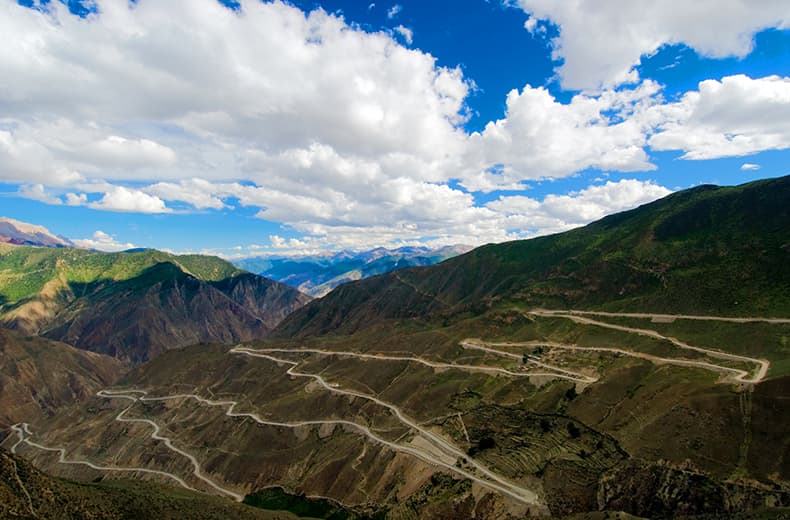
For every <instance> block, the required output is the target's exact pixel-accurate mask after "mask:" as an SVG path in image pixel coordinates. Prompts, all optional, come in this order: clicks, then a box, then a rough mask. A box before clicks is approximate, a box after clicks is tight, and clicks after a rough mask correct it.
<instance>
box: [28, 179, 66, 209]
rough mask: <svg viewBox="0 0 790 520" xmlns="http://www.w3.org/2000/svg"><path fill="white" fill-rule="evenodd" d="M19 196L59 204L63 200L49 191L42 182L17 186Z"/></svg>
mask: <svg viewBox="0 0 790 520" xmlns="http://www.w3.org/2000/svg"><path fill="white" fill-rule="evenodd" d="M18 194H19V196H20V197H24V198H26V199H31V200H37V201H39V202H43V203H45V204H53V205H60V204H63V201H62V200H61V199H60V198H58V197H56V196H54V195H52V194H51V193H49V192H48V191H47V190H46V188H45V187H44V185H43V184H25V185H23V186H22V187H20V188H19V192H18Z"/></svg>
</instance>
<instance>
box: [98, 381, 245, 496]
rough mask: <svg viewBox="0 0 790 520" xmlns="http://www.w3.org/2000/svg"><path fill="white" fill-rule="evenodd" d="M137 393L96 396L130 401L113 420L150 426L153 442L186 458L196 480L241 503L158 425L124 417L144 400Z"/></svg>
mask: <svg viewBox="0 0 790 520" xmlns="http://www.w3.org/2000/svg"><path fill="white" fill-rule="evenodd" d="M138 393H142V392H140V391H127V392H123V393H121V392H113V391H110V390H101V391H99V392H98V393H97V394H96V395H98V396H100V397H104V398H106V399H127V400H130V401H132V404H131V405H129V406H127V407H126V408H124V409H123V410H121V412H120V413H119V414H118V415H116V416H115V420H116V421H119V422H126V423H145V424H147V425H149V426H151V427H152V428H153V429H154V431H153V433H151V438H152V439H155V440H158V441H162V442H164V443H165V446H167V447H168V449H170V451H173V452H175V453H178V454H179V455H181V456H183V457H186V458H187V459H188V460H189V462H191V463H192V474H193V475H195V477H197V478H198V479H200V480H202V481H203V482H205V483H206V484H208V485H209V486H211V487H212V488H214V489H215V490H217V491H219V492H220V493H221V494H223V495H227V496H229V497H231V498H232V499H234V500H236V501H237V502H241V501H242V500H244V495H240V494H239V493H236V492H234V491H231V490H229V489H226V488H224V487H222V486H220V485H219V484H217V483H216V482H214V481H213V480H211V479H210V478H208V477H207V476H206V475H205V474H204V473H203V469H202V468H201V466H200V463H199V462H198V460H197V459H196V458H195V457H194V456H193V455H191V454H190V453H187V452H185V451H184V450H182V449H179V448H177V447H176V446H174V445H173V441H172V440H170V438H169V437H165V436H163V435H162V434H161V432H162V429H161V427H160V426H159V425H158V424H156V423H155V422H154V421H151V420H148V419H135V418H131V417H125V415H126V412H127V411H129V409H130V408H131V407H132V406H134V404H135V403H136V402H137V401H140V400H145V397H139V396H137V395H136V394H138Z"/></svg>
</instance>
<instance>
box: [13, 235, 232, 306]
mask: <svg viewBox="0 0 790 520" xmlns="http://www.w3.org/2000/svg"><path fill="white" fill-rule="evenodd" d="M162 262H171V263H173V264H175V265H177V266H179V267H180V268H181V269H182V270H183V271H184V272H186V273H188V274H192V275H193V276H195V277H196V278H199V279H201V280H206V281H219V280H222V279H225V278H228V277H231V276H234V275H237V274H240V273H243V272H244V271H241V270H240V269H237V268H236V267H234V266H233V265H232V264H230V263H228V262H226V261H224V260H222V259H220V258H216V257H212V256H202V255H181V256H178V255H172V254H169V253H164V252H162V251H156V250H147V251H141V252H135V253H101V252H97V251H88V250H85V249H52V248H38V247H20V246H11V245H6V244H0V299H2V302H3V303H5V304H13V303H15V302H18V301H20V300H24V299H26V298H31V297H33V296H35V295H36V294H38V293H39V292H40V291H41V289H42V288H43V287H44V284H46V283H47V282H48V281H50V280H52V279H54V278H57V277H59V276H62V277H63V280H64V282H66V283H75V284H92V283H96V282H100V281H103V280H113V281H120V280H128V279H131V278H134V277H136V276H139V275H140V274H141V273H143V271H145V270H146V269H148V268H150V267H152V266H153V265H156V264H158V263H162Z"/></svg>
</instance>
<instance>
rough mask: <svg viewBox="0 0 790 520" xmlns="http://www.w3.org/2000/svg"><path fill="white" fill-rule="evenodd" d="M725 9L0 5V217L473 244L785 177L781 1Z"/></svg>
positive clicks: (81, 225) (209, 247)
mask: <svg viewBox="0 0 790 520" xmlns="http://www.w3.org/2000/svg"><path fill="white" fill-rule="evenodd" d="M741 4H742V3H741V2H740V1H738V0H701V1H699V2H696V3H689V2H664V3H659V5H656V3H655V2H648V1H647V0H634V1H632V2H627V3H625V4H623V5H619V4H618V3H617V2H611V3H608V4H607V5H606V6H600V5H598V6H597V7H596V8H593V7H592V3H591V2H553V1H549V0H518V1H508V2H500V1H497V0H489V1H486V0H462V1H460V2H457V1H453V2H450V1H449V0H448V1H432V2H424V1H399V2H359V1H343V0H326V1H315V0H299V1H293V2H290V3H281V2H274V3H271V2H259V1H257V0H251V1H244V2H241V3H239V4H236V5H235V6H233V7H230V8H229V7H226V6H224V5H221V4H219V3H218V2H216V0H158V1H154V0H137V1H136V2H134V3H130V4H128V5H122V3H119V2H112V1H110V0H97V1H96V2H92V3H90V4H88V3H80V2H76V1H71V2H69V3H68V4H62V3H59V2H57V1H54V0H53V1H52V2H49V3H44V4H43V5H42V4H39V3H35V2H30V1H25V2H23V1H20V2H19V4H15V3H13V2H7V3H4V4H2V6H0V9H2V11H3V12H2V13H0V31H2V32H3V34H5V35H7V38H6V39H7V41H8V42H9V43H8V44H7V45H6V49H5V50H4V52H2V53H0V78H2V79H0V203H1V204H2V210H0V215H5V216H9V217H12V218H16V219H19V220H23V221H28V222H33V223H37V224H42V225H45V226H47V227H48V228H49V229H50V230H52V231H53V232H55V233H59V234H62V235H64V236H67V237H69V238H72V239H76V240H78V243H79V244H81V245H82V246H84V247H97V248H103V249H121V248H125V247H130V246H140V247H156V248H161V249H168V250H174V251H204V252H212V253H217V254H222V255H224V256H244V255H253V254H293V253H306V252H315V251H320V250H337V249H342V248H350V249H364V248H369V247H376V246H382V245H383V246H389V247H397V246H399V245H405V244H418V243H420V244H427V245H434V246H440V245H445V244H453V243H467V244H473V245H475V244H480V243H485V242H489V241H503V240H510V239H516V238H525V237H530V236H534V235H537V234H545V233H552V232H557V231H562V230H565V229H569V228H572V227H575V226H578V225H582V224H584V223H586V222H589V221H591V220H594V219H597V218H600V217H601V216H603V215H605V214H608V213H612V212H616V211H620V210H623V209H627V208H630V207H634V206H636V205H639V204H642V203H645V202H648V201H650V200H654V199H656V198H658V197H661V196H663V195H666V194H667V193H669V192H670V191H674V190H677V189H683V188H687V187H691V186H695V185H698V184H702V183H715V184H726V185H732V184H739V183H742V182H747V181H750V180H754V179H758V178H765V177H776V176H782V175H787V174H788V173H790V171H788V166H787V165H788V163H789V161H788V159H789V158H790V152H788V148H790V78H788V76H790V30H788V28H787V27H788V24H790V7H788V6H787V3H786V2H783V1H776V2H770V1H768V2H764V5H763V7H762V8H761V9H759V10H756V9H749V8H748V6H744V5H741ZM593 9H595V10H593Z"/></svg>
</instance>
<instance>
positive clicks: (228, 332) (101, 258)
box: [0, 245, 308, 363]
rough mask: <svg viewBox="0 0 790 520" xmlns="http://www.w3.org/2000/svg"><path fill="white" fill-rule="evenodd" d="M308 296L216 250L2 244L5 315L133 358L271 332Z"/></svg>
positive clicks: (32, 328)
mask: <svg viewBox="0 0 790 520" xmlns="http://www.w3.org/2000/svg"><path fill="white" fill-rule="evenodd" d="M307 300H308V298H307V297H306V296H304V295H302V294H301V293H299V292H298V291H296V290H295V289H292V288H290V287H287V286H286V285H284V284H280V283H278V282H274V281H272V280H268V279H265V278H262V277H260V276H257V275H253V274H251V273H246V272H244V271H241V270H239V269H237V268H235V267H234V266H233V265H231V264H229V263H228V262H225V261H224V260H221V259H219V258H216V257H208V256H201V255H183V256H176V255H171V254H169V253H163V252H160V251H156V250H146V251H141V252H131V253H99V252H94V251H87V250H80V249H47V248H35V247H15V246H5V245H0V323H2V324H3V326H6V327H9V328H14V329H17V330H20V331H22V332H24V333H27V334H40V335H46V336H47V337H49V338H51V339H55V340H59V341H64V342H66V343H68V344H71V345H74V346H77V347H79V348H82V349H86V350H91V351H96V352H102V353H106V354H110V355H113V356H116V357H118V358H119V359H123V360H126V361H131V362H133V363H139V362H143V361H146V360H147V359H150V357H152V356H155V355H157V354H158V353H159V352H161V351H162V350H164V349H167V348H176V347H180V346H185V345H189V344H194V343H199V342H204V341H218V342H224V343H232V342H237V341H240V340H249V339H253V338H260V337H263V335H265V334H266V333H268V331H269V330H270V329H272V328H273V327H274V326H275V325H276V324H277V323H279V322H280V321H281V320H282V318H284V317H285V315H286V314H288V313H289V312H290V311H292V310H293V309H295V308H297V307H299V306H301V305H303V304H304V303H305V302H306V301H307Z"/></svg>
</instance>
